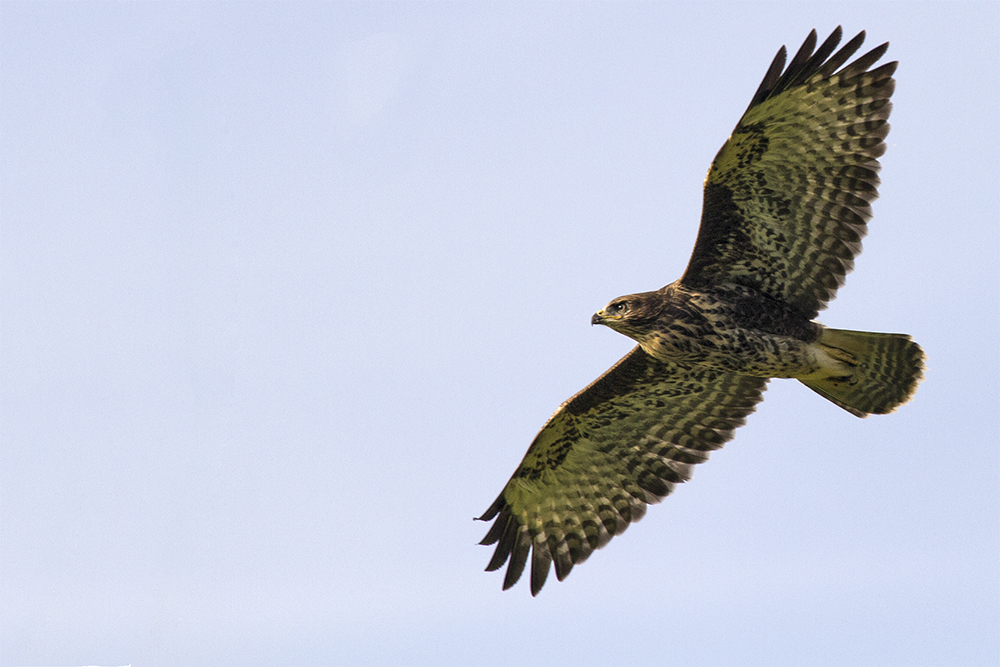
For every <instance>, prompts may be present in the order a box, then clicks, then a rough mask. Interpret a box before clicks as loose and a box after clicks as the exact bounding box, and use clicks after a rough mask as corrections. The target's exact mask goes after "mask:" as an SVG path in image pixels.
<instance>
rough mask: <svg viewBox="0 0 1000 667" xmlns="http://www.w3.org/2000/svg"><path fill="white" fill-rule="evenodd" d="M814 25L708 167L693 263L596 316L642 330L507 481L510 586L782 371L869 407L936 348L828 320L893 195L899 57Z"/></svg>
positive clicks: (582, 539) (729, 421) (732, 424)
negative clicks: (887, 189) (874, 210)
mask: <svg viewBox="0 0 1000 667" xmlns="http://www.w3.org/2000/svg"><path fill="white" fill-rule="evenodd" d="M840 36H841V33H840V28H837V30H835V31H834V33H833V34H832V35H830V37H829V38H828V39H827V40H826V41H825V42H824V43H823V44H822V45H820V47H819V48H818V49H816V50H815V53H814V52H813V50H814V49H815V48H816V33H815V31H813V32H812V33H811V34H810V35H809V37H808V38H807V39H806V42H805V43H804V44H803V46H802V48H800V49H799V51H798V52H797V53H796V55H795V56H794V57H793V59H792V61H791V63H789V65H788V67H787V69H784V62H785V50H784V47H782V49H781V50H779V52H778V55H777V57H775V59H774V61H773V62H772V63H771V67H770V68H769V69H768V72H767V74H766V75H765V77H764V80H763V82H762V83H761V84H760V87H759V88H758V89H757V92H756V93H755V94H754V96H753V98H752V100H751V102H750V106H749V107H748V109H747V111H746V112H745V113H744V115H743V118H742V119H741V120H740V122H739V123H738V124H737V126H736V129H735V130H734V131H733V133H732V135H731V136H730V137H729V139H728V140H727V141H726V143H725V144H724V145H723V147H722V149H721V150H720V151H719V153H718V155H716V157H715V159H714V160H713V162H712V166H711V168H710V169H709V172H708V176H707V177H706V179H705V191H704V208H703V213H702V221H701V227H700V229H699V232H698V238H697V241H696V242H695V248H694V251H693V253H692V255H691V260H690V261H689V263H688V266H687V269H686V270H685V271H684V274H683V275H682V276H681V278H680V279H679V280H677V281H675V282H673V283H671V284H669V285H667V286H666V287H663V288H661V289H659V290H656V291H653V292H643V293H639V294H632V295H628V296H624V297H619V298H617V299H614V300H613V301H611V302H610V303H609V304H608V305H607V306H605V308H604V309H602V310H601V311H599V312H598V313H597V314H595V315H594V317H593V319H592V323H594V324H603V325H606V326H608V327H611V328H612V329H614V330H616V331H618V332H620V333H622V334H625V335H626V336H629V337H630V338H633V339H635V340H636V341H637V342H638V343H639V345H638V346H637V347H636V348H635V349H633V350H632V352H630V353H629V354H628V355H626V356H625V357H624V358H623V359H621V360H620V361H619V362H618V363H617V364H615V365H614V366H613V367H612V368H611V369H609V370H608V371H607V372H606V373H605V374H604V375H602V376H601V377H600V378H598V379H597V380H595V381H594V382H593V383H591V385H590V386H588V387H586V388H585V389H583V390H582V391H581V392H579V393H578V394H576V395H575V396H573V397H572V398H571V399H569V400H568V401H566V402H565V403H564V404H563V405H562V406H560V408H559V409H558V410H557V411H556V413H555V414H554V415H553V416H552V418H551V419H549V421H548V423H546V425H545V426H544V427H543V428H542V430H541V431H540V432H539V433H538V435H537V436H536V437H535V440H534V441H533V442H532V444H531V446H530V447H529V449H528V452H527V454H526V455H525V457H524V460H523V461H522V462H521V465H520V466H518V468H517V470H515V472H514V474H513V475H512V476H511V479H510V481H509V482H508V483H507V485H506V487H504V490H503V492H502V493H501V494H500V496H499V497H498V498H497V499H496V500H495V501H494V502H493V504H492V505H491V506H490V508H489V509H488V510H487V511H486V513H485V514H483V516H482V517H480V518H481V519H482V520H491V519H495V523H494V524H493V526H492V527H491V529H490V531H489V532H488V533H487V535H486V537H485V538H484V539H483V542H482V544H494V543H496V544H497V547H496V551H495V552H494V554H493V558H492V559H491V561H490V563H489V565H488V566H487V569H488V570H495V569H498V568H499V567H501V566H502V565H503V564H504V563H505V562H507V561H508V560H509V565H508V568H507V574H506V577H505V578H504V588H508V587H510V586H512V585H513V584H514V583H515V582H516V581H517V580H518V578H519V577H520V576H521V573H522V572H523V570H524V567H525V566H526V564H527V562H528V559H529V556H530V559H531V592H532V594H533V595H534V594H536V593H538V591H539V590H540V589H541V587H542V585H543V584H544V583H545V579H546V577H547V575H548V572H549V568H550V566H551V565H554V566H555V570H556V576H557V577H558V578H559V579H560V580H562V579H564V578H565V577H566V576H567V575H568V574H569V572H570V570H572V568H573V566H574V565H576V564H578V563H581V562H583V561H584V560H586V559H587V558H588V557H589V556H590V554H591V553H592V552H593V551H594V550H595V549H599V548H600V547H602V546H604V545H605V544H607V542H608V541H609V540H610V539H611V538H612V537H613V536H614V535H617V534H619V533H621V532H623V531H624V530H625V528H626V527H627V526H628V525H629V523H631V522H634V521H637V520H638V519H639V518H641V517H642V516H643V514H644V513H645V511H646V506H647V505H648V504H651V503H656V502H659V501H660V500H662V499H663V498H664V497H665V496H666V495H668V494H669V493H670V492H671V491H672V490H673V488H674V486H675V485H676V484H677V483H680V482H684V481H686V480H687V479H689V478H690V476H691V472H692V468H693V466H694V465H695V464H697V463H701V462H703V461H705V460H707V459H708V454H709V452H710V451H712V450H715V449H718V448H719V447H721V446H722V445H723V444H724V443H725V442H726V441H728V440H729V439H730V438H732V436H733V432H734V430H735V429H736V428H737V427H738V426H740V425H741V424H743V422H744V420H745V419H746V416H747V415H748V414H750V413H751V412H752V411H753V410H754V407H755V406H756V404H757V403H758V402H759V401H760V400H761V399H762V394H763V391H764V388H765V385H766V383H767V381H768V380H769V379H770V378H795V379H797V380H799V381H800V382H802V383H803V384H805V385H806V386H807V387H809V388H810V389H812V390H813V391H815V392H817V393H818V394H820V395H821V396H823V397H824V398H827V399H828V400H830V401H831V402H833V403H835V404H836V405H838V406H840V407H841V408H843V409H845V410H847V411H848V412H850V413H851V414H854V415H856V416H859V417H864V416H866V415H868V414H885V413H888V412H891V411H892V410H894V409H895V408H896V407H897V406H899V405H901V404H902V403H905V402H906V401H907V400H908V399H909V398H910V396H911V395H912V394H913V392H914V391H915V389H916V386H917V383H918V382H919V381H920V379H921V377H922V371H923V352H922V351H921V349H920V347H919V346H918V345H917V344H916V343H914V342H913V341H912V340H910V337H909V336H907V335H904V334H883V333H868V332H859V331H849V330H843V329H832V328H828V327H825V326H823V325H821V324H819V323H818V322H815V321H814V320H815V317H816V315H817V313H818V312H819V311H820V310H822V309H823V308H825V307H826V304H827V303H828V302H829V300H830V299H832V298H833V296H834V295H835V293H836V291H837V288H839V287H840V286H841V285H842V284H843V282H844V277H845V275H846V274H847V273H848V272H849V271H850V270H851V269H852V268H853V265H854V257H855V256H856V255H857V254H858V253H859V252H860V251H861V238H862V237H863V236H864V234H865V233H866V231H867V222H868V220H869V219H870V218H871V202H872V201H874V200H875V199H876V197H877V196H878V191H877V188H878V185H879V179H878V176H877V172H878V169H879V164H878V160H877V159H878V157H880V156H881V155H882V153H883V152H884V151H885V141H884V139H885V137H886V135H887V134H888V132H889V125H888V122H887V120H888V117H889V113H890V111H891V109H892V105H891V104H890V102H889V98H890V96H891V95H892V92H893V90H894V87H895V81H894V79H893V78H892V74H893V72H894V71H895V69H896V63H887V64H885V65H881V66H879V67H877V68H875V69H872V70H869V68H870V67H871V66H872V65H873V64H874V63H875V62H876V61H878V60H879V58H881V56H882V55H883V54H884V53H885V51H886V49H887V47H888V44H883V45H881V46H879V47H877V48H875V49H873V50H872V51H870V52H869V53H867V54H865V55H863V56H861V57H860V58H858V59H857V60H855V61H854V62H852V63H850V64H848V65H846V66H845V65H844V63H846V62H847V60H848V59H849V58H850V57H851V56H852V55H853V54H854V52H855V51H857V49H858V48H859V47H860V45H861V43H862V42H863V41H864V33H861V34H859V35H857V36H856V37H855V38H854V39H852V40H850V41H849V42H848V43H847V44H846V45H845V46H844V47H842V48H841V49H840V50H839V51H837V52H836V53H834V50H835V49H836V47H837V44H838V43H839V41H840Z"/></svg>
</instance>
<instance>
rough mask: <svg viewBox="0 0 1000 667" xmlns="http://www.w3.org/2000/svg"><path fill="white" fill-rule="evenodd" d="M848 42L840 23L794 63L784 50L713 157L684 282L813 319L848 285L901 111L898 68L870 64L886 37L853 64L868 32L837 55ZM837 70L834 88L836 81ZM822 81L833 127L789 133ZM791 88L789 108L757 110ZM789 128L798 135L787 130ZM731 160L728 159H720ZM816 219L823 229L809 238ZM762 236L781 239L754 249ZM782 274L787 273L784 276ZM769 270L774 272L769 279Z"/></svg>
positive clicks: (812, 40) (812, 39) (811, 39)
mask: <svg viewBox="0 0 1000 667" xmlns="http://www.w3.org/2000/svg"><path fill="white" fill-rule="evenodd" d="M841 37H842V29H841V28H840V27H839V26H838V27H837V29H836V30H834V31H833V33H832V34H831V35H830V36H829V37H828V38H827V39H826V40H825V41H824V42H823V43H822V45H820V47H819V48H818V49H816V50H815V52H813V49H814V48H815V46H816V42H817V38H816V31H815V30H813V31H812V32H810V33H809V36H808V37H807V38H806V40H805V42H804V43H803V44H802V47H801V48H800V49H799V50H798V52H797V53H796V54H795V56H794V57H793V58H792V60H791V62H790V63H789V64H788V67H787V68H785V67H784V62H785V48H784V47H782V48H781V49H780V50H779V51H778V54H777V55H776V56H775V58H774V60H773V61H772V63H771V65H770V67H769V68H768V71H767V73H766V74H765V76H764V79H763V80H762V81H761V84H760V86H759V87H758V88H757V91H756V92H755V93H754V96H753V98H752V99H751V102H750V105H749V106H748V107H747V110H746V112H745V113H744V115H743V117H742V118H741V119H740V122H739V123H738V124H737V126H736V129H735V130H734V132H733V135H732V136H731V137H730V139H729V140H728V141H727V142H726V144H725V145H723V147H722V149H721V150H720V151H719V154H718V155H717V156H716V158H715V160H714V161H713V163H712V169H711V170H710V171H709V175H708V177H707V178H706V182H705V195H704V210H703V214H702V223H701V227H700V229H699V231H698V237H697V240H696V242H695V247H694V250H693V251H692V254H691V259H690V261H689V263H688V266H687V269H686V270H685V272H684V275H683V276H682V277H681V282H682V283H683V284H685V285H687V286H690V287H692V288H705V287H709V286H712V285H718V284H722V283H727V282H728V283H738V284H742V285H744V286H747V287H752V288H755V289H759V290H761V291H763V292H765V293H767V294H768V295H770V296H772V297H775V298H779V299H782V300H784V301H786V302H787V303H789V304H791V305H792V306H794V307H795V308H797V309H798V310H800V311H801V312H802V314H803V315H804V316H806V317H807V318H809V319H812V318H813V317H815V316H816V314H817V313H818V312H819V311H820V310H822V309H823V308H825V307H826V304H827V303H828V302H829V301H830V300H831V299H832V298H833V297H834V295H835V294H836V291H837V289H838V288H839V287H840V286H841V285H843V283H844V278H845V276H846V275H847V273H849V272H850V271H851V270H852V269H853V266H854V257H856V256H857V254H858V253H859V252H860V251H861V239H862V238H863V236H864V235H865V233H866V232H867V222H868V220H870V219H871V217H872V211H871V203H872V202H873V201H874V200H875V199H877V198H878V186H879V185H880V180H879V178H878V171H879V169H880V165H879V163H878V158H879V157H881V155H882V154H883V153H884V152H885V148H886V144H885V137H886V136H887V135H888V132H889V124H888V122H887V120H888V117H889V114H890V112H891V109H892V104H891V103H890V102H889V97H890V96H891V95H892V92H893V90H894V88H895V80H894V79H892V75H893V73H894V72H895V69H896V66H897V65H898V63H897V62H890V63H886V64H884V65H881V66H879V67H878V68H876V69H873V70H871V71H869V70H868V68H869V67H871V66H872V65H873V64H874V63H875V62H876V61H878V60H879V59H880V58H881V57H882V56H883V55H884V54H885V52H886V50H887V49H888V47H889V44H888V42H886V43H884V44H881V45H879V46H878V47H876V48H874V49H872V50H871V51H869V52H868V53H866V54H864V55H862V56H861V57H859V58H857V59H856V60H855V61H854V62H852V63H850V64H849V65H847V66H844V63H846V62H847V61H848V60H849V59H850V58H851V57H852V56H853V55H854V54H855V53H856V52H857V51H858V49H859V48H860V47H861V45H862V43H863V42H864V39H865V33H864V31H862V32H860V33H858V34H857V35H856V36H855V37H854V38H852V39H851V40H850V41H848V42H847V43H846V44H845V45H844V46H843V47H842V48H840V50H839V51H836V53H834V51H835V49H836V48H837V45H838V44H839V42H840V39H841ZM831 54H833V55H831ZM841 68H842V69H841ZM834 77H835V81H836V83H834V82H833V81H831V79H832V78H834ZM824 87H825V90H827V91H829V92H827V93H826V94H827V95H828V99H827V100H824V104H831V103H832V104H834V106H832V107H830V108H829V109H828V110H826V111H824V114H825V115H823V116H822V117H821V118H822V121H823V122H827V123H829V125H820V126H796V127H794V128H792V129H791V130H790V129H787V128H790V127H792V126H783V125H782V124H783V123H789V122H796V123H799V122H802V120H803V117H805V116H806V115H808V114H815V113H816V112H815V111H813V110H812V109H811V108H810V107H808V106H802V107H795V106H794V105H795V104H796V103H797V102H796V101H798V103H801V104H802V105H808V104H813V103H815V99H814V98H808V96H810V95H813V96H815V94H816V91H817V90H819V89H821V88H824ZM785 93H787V94H788V97H783V98H782V100H784V101H783V102H780V104H781V105H782V106H780V107H778V109H775V108H774V107H773V105H772V106H770V107H769V110H768V111H764V112H763V116H762V113H761V112H759V110H758V107H760V106H761V105H764V104H765V103H767V102H769V101H771V100H774V99H775V98H777V97H779V96H782V95H783V94H785ZM807 98H808V99H807ZM831 100H835V102H831ZM789 105H792V106H789ZM778 110H781V111H782V112H788V113H793V114H795V115H796V120H794V121H793V120H792V119H791V118H786V117H782V116H780V115H779V116H773V115H768V114H771V113H777V111H778ZM837 114H839V115H837ZM772 125H773V127H772ZM779 126H781V127H783V128H785V129H781V130H780V131H781V132H782V133H784V134H782V135H781V136H780V137H778V136H772V133H773V132H777V131H778V130H777V129H775V128H778V127H779ZM790 131H794V132H796V133H797V134H794V135H789V134H788V132H790ZM821 133H828V134H821ZM782 142H783V144H782ZM790 142H798V143H797V144H794V145H796V146H799V147H801V148H800V149H799V150H798V151H797V152H789V153H787V154H786V153H780V154H773V155H772V153H773V152H774V151H778V150H781V151H792V150H794V149H793V148H790V146H791V145H792V144H791V143H790ZM810 142H817V143H816V144H810ZM779 144H782V145H783V148H780V149H779V148H778V147H777V146H778V145H779ZM769 150H770V151H772V153H768V151H769ZM727 151H728V152H727ZM723 156H725V158H724V159H725V166H722V163H721V162H720V161H721V160H723ZM806 158H808V159H809V160H810V161H807V160H806ZM758 160H760V164H757V161H758ZM793 160H794V162H790V161H793ZM720 169H721V171H720ZM757 195H760V197H761V198H759V199H758V198H755V196H757ZM747 197H750V199H747ZM768 215H770V216H772V217H771V218H770V219H768V218H767V216H768ZM756 216H763V217H756ZM787 216H791V217H790V218H788V217H787ZM812 221H814V225H815V226H816V229H815V233H814V235H813V236H806V234H807V233H808V232H809V230H808V226H809V224H810V222H812ZM749 225H757V227H755V228H753V229H751V228H749V227H748V226H749ZM762 234H763V235H766V236H767V239H766V240H767V242H768V243H775V244H776V245H775V246H774V247H773V248H771V247H761V246H758V245H756V244H757V243H759V242H761V235H762ZM821 234H822V235H821ZM830 237H833V238H832V239H831V238H830ZM793 251H794V252H793ZM775 253H776V254H775ZM796 253H798V254H796ZM789 256H791V258H792V259H791V260H787V261H791V262H797V263H798V265H797V266H793V265H787V266H782V265H780V263H781V262H782V261H786V260H785V258H786V257H789ZM776 263H777V264H778V265H777V266H776ZM810 263H812V264H813V266H809V264H810ZM780 269H787V271H786V272H785V273H784V274H782V273H781V271H780ZM769 272H770V273H771V274H772V275H770V276H768V275H766V274H767V273H769ZM796 272H798V273H796Z"/></svg>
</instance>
